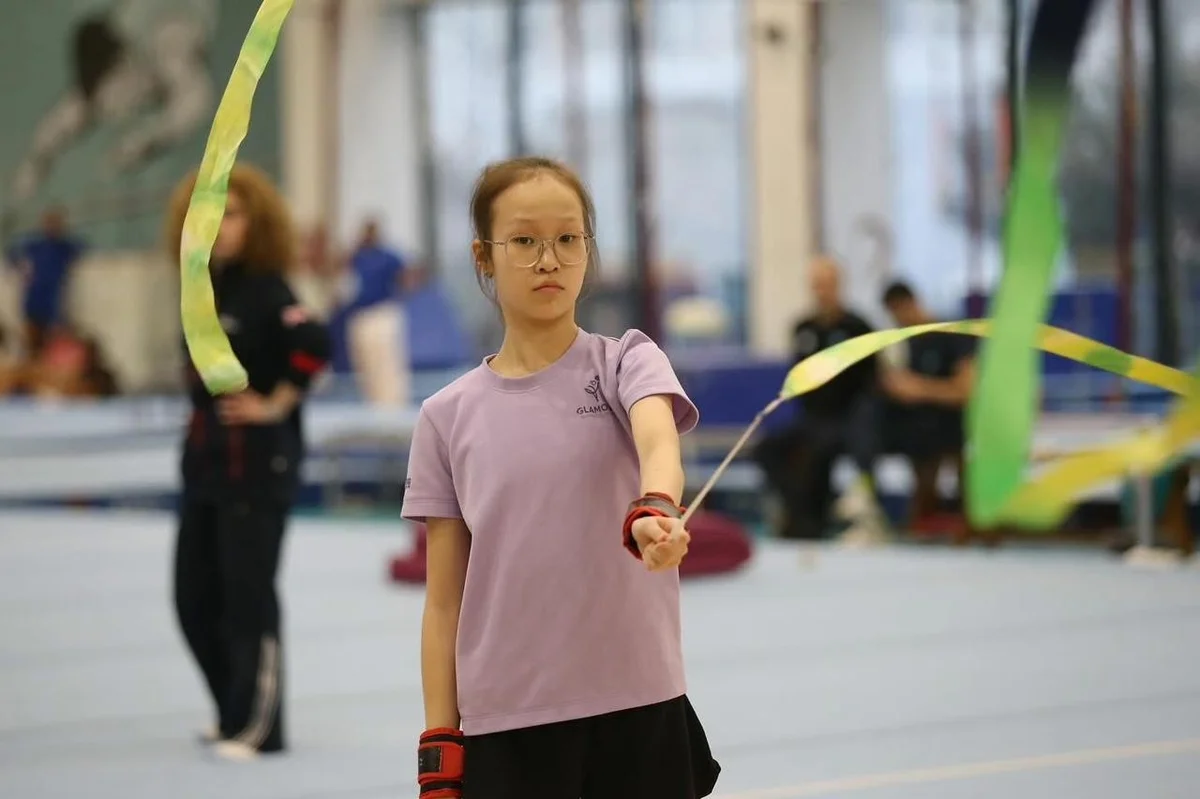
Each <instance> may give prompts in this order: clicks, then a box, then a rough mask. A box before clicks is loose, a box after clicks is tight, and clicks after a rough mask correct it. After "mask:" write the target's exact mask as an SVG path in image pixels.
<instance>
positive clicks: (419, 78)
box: [405, 3, 441, 273]
mask: <svg viewBox="0 0 1200 799" xmlns="http://www.w3.org/2000/svg"><path fill="white" fill-rule="evenodd" d="M405 13H407V14H409V15H410V17H409V19H410V22H409V30H410V31H411V32H412V39H411V40H410V41H411V43H412V46H413V58H412V65H413V71H414V72H415V73H416V74H415V75H414V76H413V91H414V93H415V94H416V103H415V107H416V111H417V115H418V118H419V120H420V122H419V125H418V128H417V130H418V135H419V136H420V137H421V147H420V153H421V156H420V157H421V187H422V191H421V196H422V197H424V198H425V202H424V207H423V208H422V213H421V227H422V229H423V230H422V233H423V235H424V239H425V242H424V247H423V251H424V255H425V262H426V263H425V268H426V269H428V270H429V272H430V273H435V272H437V271H438V270H439V268H440V265H441V258H440V256H441V251H440V249H439V246H440V243H439V241H438V215H437V213H435V212H434V210H433V209H435V208H437V207H438V205H437V163H436V158H435V156H434V148H433V113H432V106H431V103H430V97H429V73H430V70H429V46H428V44H427V42H428V36H429V7H428V6H427V5H426V4H424V3H420V4H416V5H411V6H408V8H407V10H406V12H405Z"/></svg>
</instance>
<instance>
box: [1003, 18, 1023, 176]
mask: <svg viewBox="0 0 1200 799" xmlns="http://www.w3.org/2000/svg"><path fill="white" fill-rule="evenodd" d="M1005 5H1006V10H1007V14H1006V17H1007V19H1006V20H1005V23H1006V33H1005V48H1004V50H1005V54H1004V60H1005V63H1006V64H1007V69H1006V73H1007V74H1006V77H1005V98H1004V99H1005V103H1006V105H1007V111H1008V125H1007V130H1006V131H1004V134H1005V136H1006V137H1007V144H1008V153H1007V156H1008V163H1006V164H1005V165H1004V181H1005V185H1006V186H1007V184H1008V181H1009V180H1011V179H1012V171H1013V167H1014V166H1015V165H1016V163H1017V151H1018V149H1019V148H1020V139H1021V137H1020V131H1021V124H1020V123H1021V119H1020V117H1021V0H1008V2H1007V3H1006V4H1005Z"/></svg>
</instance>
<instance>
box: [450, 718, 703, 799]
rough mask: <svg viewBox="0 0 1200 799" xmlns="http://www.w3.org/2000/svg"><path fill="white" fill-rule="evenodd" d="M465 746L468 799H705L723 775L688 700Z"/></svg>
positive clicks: (473, 739) (471, 740) (478, 739)
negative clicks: (718, 778) (703, 798)
mask: <svg viewBox="0 0 1200 799" xmlns="http://www.w3.org/2000/svg"><path fill="white" fill-rule="evenodd" d="M463 747H464V752H463V759H464V764H465V769H466V770H465V773H464V775H463V799H530V797H537V799H700V797H704V796H708V795H709V794H711V793H712V791H713V788H714V787H715V786H716V782H717V776H718V774H719V773H720V771H721V767H720V765H719V764H718V763H717V761H716V760H714V759H713V757H712V751H711V750H710V749H709V745H708V738H707V736H706V734H705V732H704V728H703V727H702V726H701V725H700V720H699V719H698V718H697V717H696V712H695V710H693V709H692V705H691V702H689V701H688V699H687V697H686V696H681V697H679V698H677V699H672V700H669V701H667V702H661V703H658V704H654V705H648V706H646V707H639V708H633V709H631V710H621V711H618V712H616V713H606V714H604V715H602V716H594V717H592V718H586V719H576V720H572V721H563V722H559V723H556V724H544V725H540V726H537V727H527V728H525V729H519V730H511V731H507V732H497V733H491V734H488V735H477V736H467V737H466V738H465V739H464V742H463Z"/></svg>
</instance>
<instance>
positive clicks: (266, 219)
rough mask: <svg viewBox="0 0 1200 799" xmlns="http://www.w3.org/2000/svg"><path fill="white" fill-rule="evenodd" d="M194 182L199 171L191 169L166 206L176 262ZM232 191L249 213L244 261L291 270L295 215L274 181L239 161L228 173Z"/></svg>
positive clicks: (260, 268)
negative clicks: (293, 218) (293, 215)
mask: <svg viewBox="0 0 1200 799" xmlns="http://www.w3.org/2000/svg"><path fill="white" fill-rule="evenodd" d="M195 186H196V173H195V172H192V173H191V174H190V175H188V176H187V177H186V178H184V179H183V180H182V181H180V183H179V185H178V186H176V188H175V191H174V193H173V194H172V196H171V203H170V206H169V207H168V210H167V220H166V245H167V248H168V250H169V251H170V253H171V257H172V258H173V259H174V260H175V262H176V263H178V260H179V246H180V241H181V239H182V237H183V220H184V217H185V216H187V209H188V204H189V203H190V202H191V199H192V189H193V188H195ZM229 191H230V193H232V194H237V196H238V199H240V200H241V201H242V203H243V204H244V205H245V210H246V215H247V216H248V217H249V225H248V226H247V230H246V247H245V250H244V252H243V253H242V257H241V261H242V262H243V263H245V265H246V266H247V267H248V268H250V269H253V270H255V271H259V272H287V271H289V270H290V269H291V268H292V266H293V265H294V263H295V256H296V237H295V232H294V229H293V227H292V215H291V213H290V212H289V211H288V207H287V203H286V202H285V201H284V199H283V196H282V195H281V194H280V193H279V189H277V188H276V187H275V183H274V181H272V180H271V178H270V176H268V175H267V173H266V172H263V171H262V170H261V169H259V168H257V167H253V166H249V165H247V164H236V165H235V166H234V167H233V172H232V173H231V174H230V176H229Z"/></svg>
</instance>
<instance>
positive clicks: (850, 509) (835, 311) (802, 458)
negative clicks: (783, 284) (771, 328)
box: [755, 257, 886, 543]
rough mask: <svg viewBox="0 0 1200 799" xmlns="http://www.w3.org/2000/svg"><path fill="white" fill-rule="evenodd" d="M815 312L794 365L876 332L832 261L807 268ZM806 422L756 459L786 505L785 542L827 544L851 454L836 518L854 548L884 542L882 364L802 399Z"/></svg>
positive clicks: (868, 363)
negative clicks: (879, 492)
mask: <svg viewBox="0 0 1200 799" xmlns="http://www.w3.org/2000/svg"><path fill="white" fill-rule="evenodd" d="M809 282H810V285H811V288H812V293H813V298H814V300H815V302H816V306H817V307H816V312H815V313H814V314H813V315H811V316H809V317H806V318H804V319H801V320H800V321H799V322H798V323H797V324H796V327H795V329H794V330H793V332H792V361H793V362H794V363H799V362H800V361H802V360H804V359H806V358H808V357H809V356H811V355H813V354H815V353H817V352H820V351H821V350H824V349H826V348H827V347H831V346H833V345H835V344H838V343H840V342H843V341H846V340H848V339H852V338H855V337H857V336H861V335H864V334H866V333H870V332H871V326H870V325H869V324H867V322H866V321H864V320H863V319H862V317H860V316H858V315H857V314H854V313H852V312H850V311H849V310H847V309H846V308H845V307H844V306H843V305H842V299H841V275H840V271H839V268H838V265H837V263H836V262H835V261H834V260H833V259H831V258H828V257H821V258H818V259H816V260H815V261H814V262H813V263H812V265H811V266H810V268H809ZM799 402H800V404H801V416H800V419H799V420H798V422H797V423H796V424H795V425H794V426H792V427H791V428H789V429H787V430H784V431H781V432H779V433H776V434H773V435H770V436H768V437H766V438H764V439H763V440H762V442H760V444H759V445H758V447H757V449H756V452H755V459H756V460H757V461H758V463H759V464H760V466H761V467H762V469H763V471H764V473H765V475H766V478H767V482H768V484H769V486H770V488H771V490H772V491H773V492H774V493H775V494H776V495H777V496H778V497H779V499H780V501H781V504H782V506H783V512H784V516H785V518H784V521H783V524H782V527H781V530H780V534H781V535H782V537H784V538H807V539H814V538H821V537H823V536H824V535H825V532H826V528H827V527H828V525H829V511H830V506H831V505H832V500H833V491H832V474H833V467H834V464H835V462H836V460H837V458H838V457H839V456H841V455H848V456H850V457H851V458H852V459H853V460H854V463H855V465H856V466H857V467H858V470H859V478H858V480H857V481H856V482H855V484H854V485H853V486H852V487H851V490H850V491H849V492H847V494H846V495H845V496H844V497H843V501H841V502H839V507H838V509H837V510H838V515H840V516H842V517H844V518H850V519H852V520H853V521H854V526H853V527H852V528H851V530H850V531H848V532H847V536H846V539H845V540H847V541H848V542H855V543H870V542H872V541H874V540H877V539H881V538H884V537H886V533H885V531H884V525H883V517H882V514H881V513H880V512H879V511H878V507H877V503H876V502H875V498H874V490H873V487H872V483H873V477H874V468H875V458H876V456H877V454H878V449H879V441H878V436H879V421H878V406H879V394H878V361H877V358H876V357H875V356H871V357H870V358H866V359H864V360H862V361H860V362H859V363H857V364H855V365H854V366H851V367H850V368H849V369H847V370H846V371H844V372H842V373H841V374H840V375H838V376H837V377H836V378H834V379H833V380H831V381H830V382H829V383H826V384H825V385H823V386H821V387H819V388H817V389H816V390H814V391H812V392H810V393H808V394H805V395H804V396H803V397H801V398H800V399H799Z"/></svg>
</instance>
